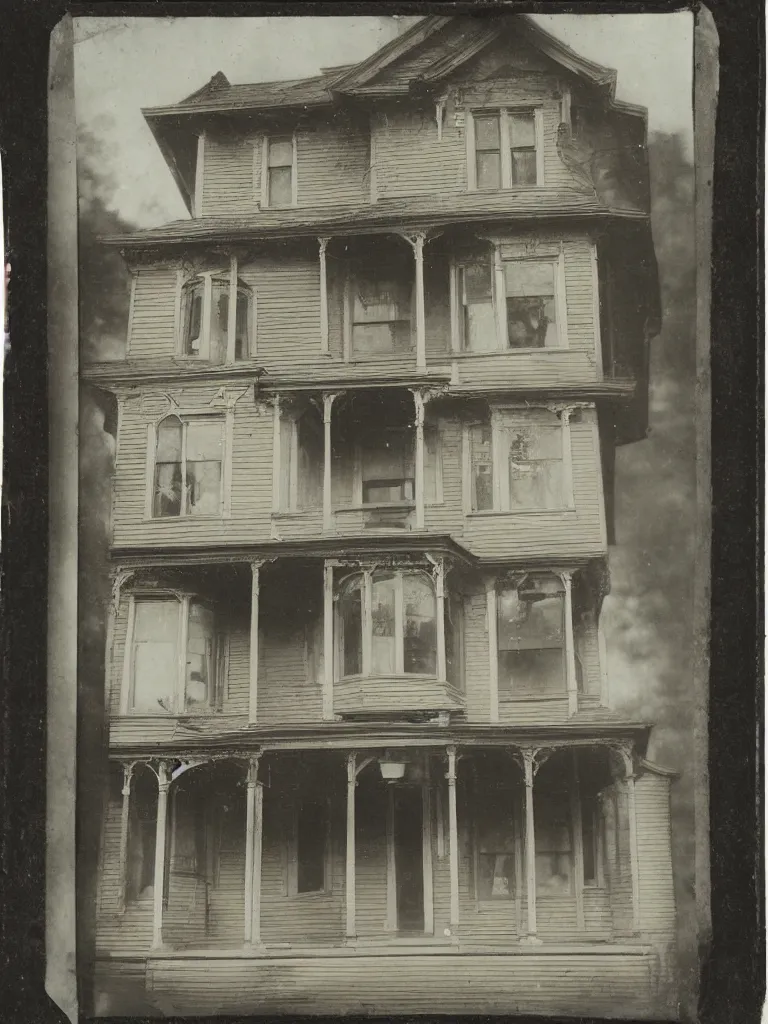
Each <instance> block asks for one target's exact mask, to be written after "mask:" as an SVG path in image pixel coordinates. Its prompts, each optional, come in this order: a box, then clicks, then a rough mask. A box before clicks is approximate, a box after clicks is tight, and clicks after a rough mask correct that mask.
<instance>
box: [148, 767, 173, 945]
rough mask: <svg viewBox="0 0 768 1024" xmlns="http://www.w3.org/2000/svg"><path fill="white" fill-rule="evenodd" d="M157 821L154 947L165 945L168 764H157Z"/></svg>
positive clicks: (154, 880)
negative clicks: (164, 901)
mask: <svg viewBox="0 0 768 1024" xmlns="http://www.w3.org/2000/svg"><path fill="white" fill-rule="evenodd" d="M156 775H157V821H156V825H155V873H154V879H153V890H152V948H153V949H160V948H161V947H162V945H163V895H164V892H165V841H166V831H167V826H168V787H169V786H170V784H171V780H170V778H169V776H168V766H167V765H166V763H165V761H161V762H160V763H159V764H158V766H157V772H156Z"/></svg>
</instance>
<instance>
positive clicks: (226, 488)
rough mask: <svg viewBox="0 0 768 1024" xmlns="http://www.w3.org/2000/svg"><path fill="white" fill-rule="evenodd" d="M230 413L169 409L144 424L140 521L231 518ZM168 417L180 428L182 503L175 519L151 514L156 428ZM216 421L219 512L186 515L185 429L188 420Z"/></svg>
mask: <svg viewBox="0 0 768 1024" xmlns="http://www.w3.org/2000/svg"><path fill="white" fill-rule="evenodd" d="M234 416H235V412H234V409H233V408H231V407H230V406H229V405H227V408H226V409H225V410H222V409H210V408H208V409H199V408H198V409H182V408H178V407H176V408H173V409H171V410H169V411H167V412H164V413H163V414H162V416H159V417H158V418H157V419H155V420H153V421H152V422H150V423H148V424H147V458H146V480H145V500H144V520H145V521H151V522H153V523H154V522H157V523H162V522H178V521H179V520H180V519H184V520H186V521H188V522H195V521H198V520H200V521H207V522H211V521H216V520H224V519H229V518H230V516H231V492H232V448H233V437H234ZM171 417H174V418H176V419H178V420H179V421H180V422H181V424H182V450H181V467H182V477H181V481H182V482H181V487H182V501H181V507H180V511H179V514H178V515H176V516H156V515H155V514H154V502H155V466H156V462H157V437H158V430H159V428H160V425H161V424H162V423H163V422H164V421H165V420H166V419H169V418H171ZM202 419H210V420H218V421H220V423H221V445H222V451H221V474H220V476H221V482H220V492H219V510H218V512H216V513H212V514H210V515H190V514H189V513H187V512H185V511H184V508H185V500H184V498H185V494H184V489H185V487H184V482H185V479H186V458H185V455H186V438H187V429H186V425H187V423H188V422H189V421H191V420H202Z"/></svg>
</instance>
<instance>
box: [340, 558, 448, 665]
mask: <svg viewBox="0 0 768 1024" xmlns="http://www.w3.org/2000/svg"><path fill="white" fill-rule="evenodd" d="M376 571H377V570H376V568H375V567H374V568H371V569H361V570H358V571H353V572H350V573H347V574H346V575H345V576H344V577H343V578H341V579H339V580H338V581H335V585H334V599H333V608H334V613H333V679H334V682H336V683H343V682H345V681H346V680H350V679H379V678H388V677H390V676H392V677H396V678H403V679H438V678H439V676H438V671H437V648H438V644H439V638H438V622H437V616H438V614H439V602H438V600H437V587H436V586H435V580H434V578H433V576H432V575H431V574H430V573H429V572H428V571H427V570H426V569H420V568H408V567H406V568H403V567H399V566H395V567H392V568H391V569H389V568H388V569H387V570H384V569H383V568H380V569H379V570H378V571H380V572H382V571H387V572H391V573H392V575H393V576H394V578H395V580H396V583H395V596H394V659H395V668H394V670H393V671H392V672H387V673H381V672H374V671H373V664H372V662H373V656H372V642H373V621H372V616H371V595H372V588H373V582H374V576H375V573H376ZM406 575H409V576H420V577H422V578H423V579H425V580H426V581H427V582H428V584H429V586H430V588H431V591H432V596H433V599H434V622H435V671H434V672H406V671H405V669H404V665H405V618H406V608H405V601H404V595H403V577H404V576H406ZM353 580H358V581H359V584H360V667H361V671H360V672H353V673H350V674H349V675H346V674H344V673H343V662H344V632H343V623H342V616H341V598H342V590H343V589H344V587H345V586H346V585H347V584H348V583H350V582H351V581H353Z"/></svg>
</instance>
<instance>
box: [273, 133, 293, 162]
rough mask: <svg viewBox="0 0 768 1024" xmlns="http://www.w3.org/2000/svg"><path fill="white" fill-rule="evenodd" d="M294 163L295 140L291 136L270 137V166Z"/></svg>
mask: <svg viewBox="0 0 768 1024" xmlns="http://www.w3.org/2000/svg"><path fill="white" fill-rule="evenodd" d="M292 163H293V140H292V139H291V137H290V136H286V137H283V138H276V139H270V141H269V166H270V167H290V166H291V164H292Z"/></svg>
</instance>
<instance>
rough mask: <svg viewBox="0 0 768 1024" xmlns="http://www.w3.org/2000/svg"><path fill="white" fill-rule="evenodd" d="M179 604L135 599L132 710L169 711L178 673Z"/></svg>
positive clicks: (147, 712) (151, 712) (148, 712)
mask: <svg viewBox="0 0 768 1024" xmlns="http://www.w3.org/2000/svg"><path fill="white" fill-rule="evenodd" d="M180 608H181V604H180V603H179V601H177V600H175V599H174V600H170V601H160V600H156V601H136V604H135V612H134V625H133V658H132V680H131V682H132V685H131V692H132V700H131V707H132V709H133V710H134V711H140V712H144V713H146V714H157V713H158V712H161V711H172V710H173V701H174V693H175V691H176V681H177V679H178V674H179V663H178V654H177V643H178V632H179V613H180Z"/></svg>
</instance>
